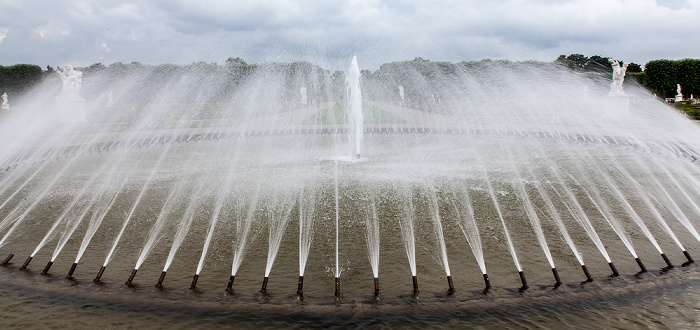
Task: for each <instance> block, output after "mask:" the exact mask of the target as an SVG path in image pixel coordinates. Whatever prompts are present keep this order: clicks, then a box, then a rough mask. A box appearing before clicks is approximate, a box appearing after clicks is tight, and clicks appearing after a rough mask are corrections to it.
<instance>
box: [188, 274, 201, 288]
mask: <svg viewBox="0 0 700 330" xmlns="http://www.w3.org/2000/svg"><path fill="white" fill-rule="evenodd" d="M197 280H199V274H194V277H193V278H192V285H190V290H194V289H195V288H197Z"/></svg>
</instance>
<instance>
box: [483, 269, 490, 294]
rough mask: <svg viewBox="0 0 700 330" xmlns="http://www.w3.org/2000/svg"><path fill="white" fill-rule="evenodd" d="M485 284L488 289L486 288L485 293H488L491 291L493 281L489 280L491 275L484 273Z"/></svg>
mask: <svg viewBox="0 0 700 330" xmlns="http://www.w3.org/2000/svg"><path fill="white" fill-rule="evenodd" d="M484 284H486V287H485V288H484V293H486V292H488V291H489V290H491V281H490V280H489V274H486V273H484Z"/></svg>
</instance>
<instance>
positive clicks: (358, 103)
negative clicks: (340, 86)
mask: <svg viewBox="0 0 700 330" xmlns="http://www.w3.org/2000/svg"><path fill="white" fill-rule="evenodd" d="M345 84H346V88H347V101H348V105H347V115H348V142H349V143H350V148H351V149H350V150H351V152H352V154H353V155H355V156H356V157H357V158H360V148H361V146H362V138H363V134H364V128H363V118H362V92H361V91H360V68H359V67H358V66H357V56H353V57H352V62H350V67H348V76H347V78H346V79H345Z"/></svg>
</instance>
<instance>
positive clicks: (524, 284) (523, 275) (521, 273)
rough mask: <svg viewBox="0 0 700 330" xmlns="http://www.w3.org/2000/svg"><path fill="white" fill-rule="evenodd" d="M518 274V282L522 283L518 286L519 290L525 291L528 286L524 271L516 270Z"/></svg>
mask: <svg viewBox="0 0 700 330" xmlns="http://www.w3.org/2000/svg"><path fill="white" fill-rule="evenodd" d="M518 275H520V282H521V283H522V284H523V286H521V287H520V291H525V290H527V289H529V288H530V286H529V285H527V280H526V279H525V273H524V272H523V271H522V270H521V271H519V272H518Z"/></svg>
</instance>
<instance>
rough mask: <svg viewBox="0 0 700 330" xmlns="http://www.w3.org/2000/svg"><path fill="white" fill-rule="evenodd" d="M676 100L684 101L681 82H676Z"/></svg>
mask: <svg viewBox="0 0 700 330" xmlns="http://www.w3.org/2000/svg"><path fill="white" fill-rule="evenodd" d="M675 101H676V102H681V101H683V93H681V84H676V99H675Z"/></svg>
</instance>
